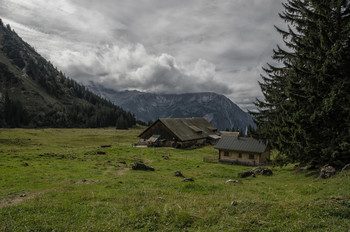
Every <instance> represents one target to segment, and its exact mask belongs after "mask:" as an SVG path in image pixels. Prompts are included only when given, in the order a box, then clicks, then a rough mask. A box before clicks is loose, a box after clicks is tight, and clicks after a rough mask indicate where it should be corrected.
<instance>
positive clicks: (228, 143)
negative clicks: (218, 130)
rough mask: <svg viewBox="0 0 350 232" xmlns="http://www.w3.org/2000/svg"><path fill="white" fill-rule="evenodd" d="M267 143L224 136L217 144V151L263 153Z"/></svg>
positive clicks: (248, 138) (249, 138)
mask: <svg viewBox="0 0 350 232" xmlns="http://www.w3.org/2000/svg"><path fill="white" fill-rule="evenodd" d="M266 146H267V142H266V143H265V142H264V141H263V140H258V139H254V138H251V137H235V136H223V137H222V138H221V139H220V140H219V142H218V143H217V144H216V146H215V148H216V149H221V150H232V151H242V152H254V153H263V152H264V151H265V150H266Z"/></svg>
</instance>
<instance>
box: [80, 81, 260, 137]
mask: <svg viewBox="0 0 350 232" xmlns="http://www.w3.org/2000/svg"><path fill="white" fill-rule="evenodd" d="M87 88H89V89H90V90H91V91H93V92H94V93H96V94H97V95H100V96H102V97H104V98H106V99H108V100H109V101H111V102H113V103H114V104H116V105H118V106H120V107H122V108H123V109H125V110H128V111H130V112H131V113H133V114H135V116H136V119H138V120H141V121H144V122H149V121H155V120H157V119H158V118H188V117H203V118H205V119H207V121H209V122H210V123H211V124H212V125H214V126H215V127H217V128H218V129H220V130H225V129H227V128H228V129H230V130H232V128H234V129H235V130H237V129H240V130H245V128H246V127H248V126H249V125H251V126H253V127H255V126H254V122H253V120H252V117H251V116H250V115H249V114H248V113H246V112H244V111H243V110H242V109H240V108H239V107H238V106H237V105H236V104H234V103H233V102H232V101H231V100H230V99H228V98H227V97H225V96H224V95H220V94H216V93H212V92H202V93H184V94H156V93H144V92H139V91H121V92H118V91H114V90H111V89H107V88H104V87H102V86H98V85H95V84H93V83H92V84H91V85H89V86H87Z"/></svg>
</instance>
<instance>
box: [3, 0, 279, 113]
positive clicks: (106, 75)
mask: <svg viewBox="0 0 350 232" xmlns="http://www.w3.org/2000/svg"><path fill="white" fill-rule="evenodd" d="M1 3H2V4H1V5H0V15H1V17H3V20H4V21H5V23H10V24H11V25H12V27H13V28H14V29H15V30H16V31H17V32H18V33H19V34H20V35H21V36H22V37H23V38H24V39H25V40H26V41H28V42H29V43H30V44H32V45H33V46H34V47H35V48H36V49H37V50H38V51H39V52H40V53H42V54H43V55H44V56H45V57H46V58H48V59H50V60H51V62H52V63H54V64H55V65H57V66H58V68H60V69H62V70H63V72H65V73H66V74H67V75H69V76H70V77H72V78H74V79H76V80H78V81H79V82H82V83H88V82H89V81H94V82H98V83H101V84H103V85H105V86H107V87H112V88H114V89H117V90H124V89H138V90H142V91H155V92H168V93H174V92H200V91H213V92H217V93H221V94H225V95H227V96H228V97H230V98H231V99H232V100H233V101H235V102H237V103H239V104H240V105H241V106H243V107H244V108H246V109H248V108H251V107H252V105H251V103H249V101H252V99H255V98H256V97H261V93H260V89H259V87H258V84H257V81H258V80H259V75H260V73H261V72H262V71H261V67H262V66H263V65H264V64H265V63H266V62H268V61H269V60H270V56H271V54H272V49H273V48H274V47H275V45H276V44H277V43H280V42H281V40H280V36H279V35H278V34H277V33H276V32H275V30H274V28H273V25H276V24H277V25H281V24H282V22H281V21H280V20H279V18H278V15H277V14H278V12H280V11H281V10H282V7H281V0H234V1H232V0H193V1H187V0H177V1H173V0H143V1H130V0H117V1H116V0H104V1H100V0H88V1H87V0H75V1H73V0H62V1H44V0H2V1H1ZM282 25H283V24H282Z"/></svg>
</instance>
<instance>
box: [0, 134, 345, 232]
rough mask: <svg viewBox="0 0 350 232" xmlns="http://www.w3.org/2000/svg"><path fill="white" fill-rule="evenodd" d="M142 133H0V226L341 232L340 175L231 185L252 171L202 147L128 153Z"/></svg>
mask: <svg viewBox="0 0 350 232" xmlns="http://www.w3.org/2000/svg"><path fill="white" fill-rule="evenodd" d="M141 131H142V129H140V128H139V129H132V130H125V131H124V130H115V129H113V128H107V129H0V230H1V231H346V232H347V231H349V230H350V177H349V175H350V173H349V172H345V173H339V174H338V175H336V176H334V177H332V178H330V179H325V180H324V179H319V178H317V174H316V173H313V172H299V173H296V174H293V171H294V170H293V166H287V167H284V168H279V167H273V168H272V169H273V172H274V175H273V176H257V177H256V178H253V177H249V178H244V179H239V178H238V177H237V174H238V173H239V172H242V171H246V170H250V169H251V167H245V166H234V165H225V164H219V163H207V162H203V158H204V157H208V156H216V155H217V151H216V150H215V149H214V148H213V147H210V146H207V147H203V148H200V149H196V150H177V149H170V148H136V147H132V144H133V143H135V142H137V140H138V139H137V135H138V134H139V133H140V132H141ZM101 145H112V146H111V147H107V148H101ZM97 151H104V152H106V154H97ZM165 155H166V156H169V160H165V159H163V158H162V156H165ZM136 161H142V162H144V163H145V164H148V165H150V166H152V167H154V168H155V171H154V172H151V171H134V170H132V169H131V166H132V164H133V163H134V162H136ZM177 170H179V171H181V172H182V173H183V174H184V175H185V176H186V177H188V178H193V179H194V180H195V181H194V182H182V178H180V177H176V176H174V172H175V171H177ZM228 179H236V180H241V181H242V184H226V183H225V182H226V180H228Z"/></svg>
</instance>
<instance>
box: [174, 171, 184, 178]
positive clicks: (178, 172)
mask: <svg viewBox="0 0 350 232" xmlns="http://www.w3.org/2000/svg"><path fill="white" fill-rule="evenodd" d="M174 175H175V176H179V177H184V175H182V173H181V172H180V171H176V172H174Z"/></svg>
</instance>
